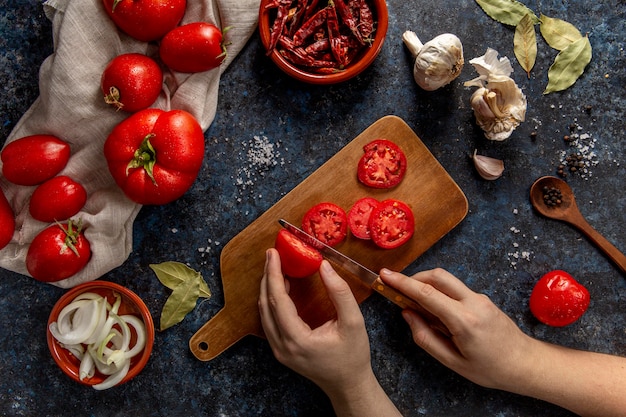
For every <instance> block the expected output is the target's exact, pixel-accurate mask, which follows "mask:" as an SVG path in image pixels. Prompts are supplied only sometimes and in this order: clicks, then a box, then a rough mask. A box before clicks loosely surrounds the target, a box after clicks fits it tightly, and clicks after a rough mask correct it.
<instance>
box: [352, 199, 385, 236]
mask: <svg viewBox="0 0 626 417" xmlns="http://www.w3.org/2000/svg"><path fill="white" fill-rule="evenodd" d="M376 207H378V200H376V199H375V198H372V197H363V198H361V199H359V200H357V202H356V203H354V205H353V206H352V208H351V209H350V211H348V225H349V226H350V231H351V232H352V234H353V235H354V236H356V237H358V238H359V239H371V237H370V228H369V221H370V214H372V210H374V209H375V208H376Z"/></svg>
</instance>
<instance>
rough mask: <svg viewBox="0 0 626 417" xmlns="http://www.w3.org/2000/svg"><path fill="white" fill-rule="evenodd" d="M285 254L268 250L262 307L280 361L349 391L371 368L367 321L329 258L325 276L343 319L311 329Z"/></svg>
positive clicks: (324, 385) (322, 272) (323, 383)
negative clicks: (294, 294) (288, 277)
mask: <svg viewBox="0 0 626 417" xmlns="http://www.w3.org/2000/svg"><path fill="white" fill-rule="evenodd" d="M279 256H280V255H279V254H278V252H277V251H276V250H274V249H269V250H268V251H267V261H266V265H265V272H264V275H263V279H262V281H261V291H260V297H259V311H260V313H261V323H262V325H263V329H264V330H265V335H266V337H267V340H268V342H269V343H270V346H271V348H272V351H273V353H274V356H276V359H278V361H279V362H281V363H282V364H284V365H286V366H288V367H289V368H291V369H293V370H294V371H296V372H298V373H299V374H302V375H303V376H305V377H307V378H309V379H311V380H312V381H313V382H315V383H316V384H317V385H319V386H320V387H321V388H322V389H324V391H327V390H334V389H335V390H336V389H339V390H340V389H343V387H346V386H350V385H353V384H356V383H358V382H359V380H361V379H364V377H365V376H366V375H367V374H368V373H370V372H371V365H370V345H369V339H368V337H367V332H366V330H365V321H364V319H363V315H362V314H361V310H360V309H359V305H358V303H357V301H356V299H355V298H354V295H352V291H351V290H350V287H349V286H348V284H347V283H346V282H345V281H344V280H343V279H342V278H341V277H339V275H337V273H336V272H335V271H334V270H333V268H332V267H331V266H330V264H329V263H328V262H327V261H324V262H323V263H322V266H321V268H320V276H321V278H322V281H323V283H324V286H325V287H326V290H327V291H328V295H329V297H330V300H331V301H332V303H333V305H334V307H335V309H336V311H337V318H336V319H333V320H330V321H328V322H326V323H324V324H323V325H322V326H320V327H318V328H316V329H311V327H309V325H308V324H306V323H305V322H304V321H303V320H302V319H301V318H300V317H299V316H298V312H297V311H296V306H295V304H294V303H293V301H292V300H291V298H290V297H289V293H288V282H287V285H286V281H285V278H284V277H283V274H282V272H281V269H280V257H279Z"/></svg>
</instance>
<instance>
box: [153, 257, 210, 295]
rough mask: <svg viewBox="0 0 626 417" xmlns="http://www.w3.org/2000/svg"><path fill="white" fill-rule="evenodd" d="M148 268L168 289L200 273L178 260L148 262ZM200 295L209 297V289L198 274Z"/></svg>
mask: <svg viewBox="0 0 626 417" xmlns="http://www.w3.org/2000/svg"><path fill="white" fill-rule="evenodd" d="M150 269H152V270H153V271H154V273H155V274H156V276H157V278H158V279H159V281H161V284H163V285H165V286H166V287H167V288H169V289H170V290H173V289H174V288H176V287H177V286H178V285H179V284H180V283H181V282H183V281H185V280H188V279H194V277H195V276H196V275H200V273H199V272H197V271H194V270H193V269H191V268H189V267H188V266H187V265H185V264H183V263H180V262H162V263H160V264H150ZM199 281H200V295H199V296H200V297H204V298H210V297H211V290H209V286H208V285H207V284H206V281H204V279H202V276H201V275H200V280H199Z"/></svg>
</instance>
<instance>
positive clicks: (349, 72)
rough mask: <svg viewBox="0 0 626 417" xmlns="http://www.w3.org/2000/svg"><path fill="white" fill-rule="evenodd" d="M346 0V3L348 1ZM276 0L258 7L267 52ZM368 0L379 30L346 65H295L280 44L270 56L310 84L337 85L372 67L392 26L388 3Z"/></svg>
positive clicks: (283, 67) (279, 64)
mask: <svg viewBox="0 0 626 417" xmlns="http://www.w3.org/2000/svg"><path fill="white" fill-rule="evenodd" d="M343 1H344V2H347V0H343ZM275 2H276V0H261V7H260V9H259V34H260V36H261V42H263V45H264V47H265V50H266V51H267V50H269V48H270V38H271V29H272V26H273V23H274V20H275V18H276V14H277V9H276V8H275V7H269V8H268V7H267V5H268V4H269V3H275ZM367 2H368V4H369V6H370V8H371V11H372V14H373V19H374V28H375V30H376V31H375V32H374V39H373V41H372V42H371V45H369V46H364V47H362V48H361V50H360V51H359V52H358V54H357V55H356V56H355V57H354V59H353V60H352V61H351V62H350V63H349V64H348V65H347V67H346V68H344V69H342V70H338V71H336V72H333V73H325V74H321V73H317V72H314V71H312V70H311V69H308V68H306V67H304V66H298V65H295V64H294V63H292V62H291V61H289V60H288V59H286V58H285V57H284V56H283V55H281V54H280V52H279V51H278V49H279V48H278V47H276V48H274V50H273V51H272V53H271V54H270V58H271V59H272V61H273V62H274V63H275V64H276V65H277V66H278V68H280V69H281V70H283V71H284V72H285V73H287V74H289V75H290V76H292V77H293V78H295V79H297V80H300V81H304V82H307V83H310V84H319V85H322V84H336V83H340V82H343V81H347V80H349V79H351V78H354V77H356V76H357V75H358V74H360V73H361V72H363V71H364V70H365V69H366V68H367V67H369V66H370V65H371V64H372V62H374V60H375V59H376V57H377V56H378V54H379V53H380V51H381V49H382V47H383V43H384V42H385V37H386V35H387V27H388V25H389V16H388V13H387V3H386V2H385V0H367ZM320 4H324V5H325V4H326V1H321V2H320ZM339 19H340V21H341V17H339Z"/></svg>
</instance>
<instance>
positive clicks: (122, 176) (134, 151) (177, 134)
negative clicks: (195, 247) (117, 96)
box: [104, 109, 204, 205]
mask: <svg viewBox="0 0 626 417" xmlns="http://www.w3.org/2000/svg"><path fill="white" fill-rule="evenodd" d="M104 156H105V157H106V159H107V163H108V165H109V170H110V171H111V175H112V176H113V178H114V179H115V182H116V183H117V184H118V185H119V187H120V188H121V189H122V190H123V191H124V193H126V195H127V196H128V198H130V199H131V200H133V201H135V202H136V203H139V204H156V205H160V204H167V203H169V202H171V201H174V200H176V199H177V198H179V197H181V196H182V195H183V194H184V193H185V192H186V191H187V190H188V189H189V187H191V185H192V184H193V182H194V181H195V179H196V177H197V176H198V172H199V171H200V167H201V166H202V160H203V159H204V134H203V132H202V128H201V127H200V124H198V122H197V121H196V119H195V118H194V117H193V116H192V115H191V114H189V113H187V112H186V111H184V110H171V111H167V112H166V111H163V110H160V109H145V110H140V111H138V112H137V113H133V114H132V115H130V116H129V117H128V118H126V119H125V120H123V121H122V122H120V123H119V124H118V125H117V126H115V127H114V128H113V130H112V131H111V133H110V134H109V137H108V138H107V140H106V142H105V143H104Z"/></svg>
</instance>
